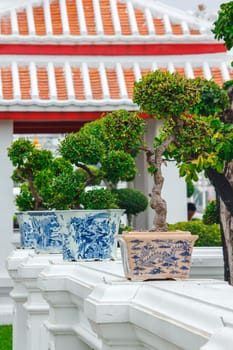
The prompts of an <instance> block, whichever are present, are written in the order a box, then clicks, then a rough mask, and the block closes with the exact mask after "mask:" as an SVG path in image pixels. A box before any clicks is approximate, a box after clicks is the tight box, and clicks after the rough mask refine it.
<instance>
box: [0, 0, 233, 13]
mask: <svg viewBox="0 0 233 350" xmlns="http://www.w3.org/2000/svg"><path fill="white" fill-rule="evenodd" d="M32 1H33V0H0V10H3V9H6V8H7V9H8V8H11V7H14V5H24V4H25V3H30V2H32ZM155 1H156V0H155ZM229 1H230V0H191V1H190V0H160V2H162V3H165V4H167V5H170V6H173V7H177V8H180V9H184V10H185V11H187V10H196V9H197V6H198V5H199V4H203V5H205V6H206V9H207V10H208V11H210V12H212V11H217V10H218V9H219V5H220V4H221V3H223V2H229ZM145 2H146V0H145Z"/></svg>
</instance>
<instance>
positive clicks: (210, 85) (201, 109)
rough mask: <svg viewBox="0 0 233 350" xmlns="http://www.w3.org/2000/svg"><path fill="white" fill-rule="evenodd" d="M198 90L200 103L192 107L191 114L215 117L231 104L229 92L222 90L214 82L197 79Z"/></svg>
mask: <svg viewBox="0 0 233 350" xmlns="http://www.w3.org/2000/svg"><path fill="white" fill-rule="evenodd" d="M195 83H196V88H197V89H198V91H199V93H200V101H199V102H198V103H197V104H195V105H193V106H191V108H190V109H189V112H190V113H192V114H198V115H202V116H209V115H213V116H214V115H215V114H216V113H219V112H222V111H223V110H224V109H225V107H226V105H227V104H229V98H228V95H227V92H226V91H225V90H223V89H221V88H220V86H219V85H218V84H216V83H215V82H214V81H213V80H207V79H203V78H196V79H195Z"/></svg>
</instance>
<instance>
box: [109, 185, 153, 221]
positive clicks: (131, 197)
mask: <svg viewBox="0 0 233 350" xmlns="http://www.w3.org/2000/svg"><path fill="white" fill-rule="evenodd" d="M113 193H114V194H115V195H116V196H117V203H118V205H119V208H121V209H125V213H126V214H127V215H137V214H139V213H141V212H143V211H144V210H146V208H147V207H148V199H147V197H146V196H145V195H144V193H142V192H141V191H139V190H137V189H134V188H119V189H116V190H113Z"/></svg>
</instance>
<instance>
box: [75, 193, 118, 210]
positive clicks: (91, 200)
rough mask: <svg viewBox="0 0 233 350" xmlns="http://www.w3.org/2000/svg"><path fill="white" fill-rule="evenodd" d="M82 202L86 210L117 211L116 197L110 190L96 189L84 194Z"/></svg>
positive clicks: (81, 198)
mask: <svg viewBox="0 0 233 350" xmlns="http://www.w3.org/2000/svg"><path fill="white" fill-rule="evenodd" d="M80 201H81V203H82V205H83V206H84V208H85V209H117V208H119V207H118V205H117V198H116V196H115V195H114V194H113V193H112V192H111V191H110V190H109V189H104V188H100V189H95V190H90V191H87V192H84V193H83V194H82V195H81V197H80Z"/></svg>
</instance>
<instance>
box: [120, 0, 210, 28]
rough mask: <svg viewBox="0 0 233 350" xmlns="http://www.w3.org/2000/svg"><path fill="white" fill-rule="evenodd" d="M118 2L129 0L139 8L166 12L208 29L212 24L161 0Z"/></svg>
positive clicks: (173, 16)
mask: <svg viewBox="0 0 233 350" xmlns="http://www.w3.org/2000/svg"><path fill="white" fill-rule="evenodd" d="M116 1H119V2H125V3H127V2H131V3H132V4H135V5H138V6H140V7H141V8H144V9H145V8H149V9H150V10H151V11H152V12H153V11H154V12H155V13H159V12H161V13H164V12H166V14H167V15H169V16H170V17H171V18H174V19H175V18H176V19H177V18H179V19H180V20H181V21H186V22H189V23H190V24H195V25H197V24H199V25H200V26H204V27H207V28H208V29H209V28H210V27H211V26H212V25H211V23H210V22H209V21H208V20H207V19H203V18H199V17H197V16H195V15H194V14H191V13H190V12H189V13H188V12H187V11H184V10H182V9H179V8H177V7H174V6H171V5H167V4H164V3H162V2H161V1H154V0H146V4H145V0H116Z"/></svg>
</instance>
